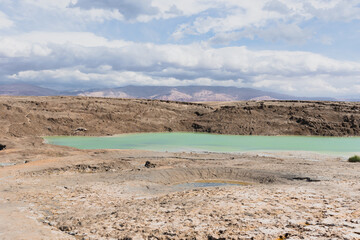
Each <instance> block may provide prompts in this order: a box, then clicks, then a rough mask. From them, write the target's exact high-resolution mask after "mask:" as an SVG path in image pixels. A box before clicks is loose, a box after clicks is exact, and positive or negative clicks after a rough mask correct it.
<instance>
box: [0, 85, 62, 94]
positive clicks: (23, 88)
mask: <svg viewBox="0 0 360 240" xmlns="http://www.w3.org/2000/svg"><path fill="white" fill-rule="evenodd" d="M0 95H9V96H56V95H61V94H59V92H57V91H55V90H52V89H49V88H42V87H37V86H34V85H30V84H7V85H0Z"/></svg>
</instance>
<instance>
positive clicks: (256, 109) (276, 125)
mask: <svg viewBox="0 0 360 240" xmlns="http://www.w3.org/2000/svg"><path fill="white" fill-rule="evenodd" d="M359 119H360V103H349V102H302V101H249V102H230V103H229V102H213V103H211V102H210V103H184V102H171V101H160V100H138V99H109V98H89V97H6V96H3V97H0V134H1V136H7V137H17V138H19V137H30V136H31V137H33V136H47V135H113V134H119V133H131V132H163V131H187V132H193V131H195V132H208V133H218V134H235V135H236V134H241V135H249V134H253V135H320V136H359V135H360V120H359ZM81 128H83V129H81ZM83 130H86V131H83Z"/></svg>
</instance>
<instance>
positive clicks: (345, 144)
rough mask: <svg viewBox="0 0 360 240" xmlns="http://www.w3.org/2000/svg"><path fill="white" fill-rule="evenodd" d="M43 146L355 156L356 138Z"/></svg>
mask: <svg viewBox="0 0 360 240" xmlns="http://www.w3.org/2000/svg"><path fill="white" fill-rule="evenodd" d="M45 140H46V142H47V143H50V144H55V145H63V146H70V147H75V148H79V149H142V150H153V151H173V152H179V151H209V152H246V151H312V152H319V153H356V152H357V153H359V152H360V137H305V136H238V135H216V134H203V133H141V134H123V135H117V136H111V137H45Z"/></svg>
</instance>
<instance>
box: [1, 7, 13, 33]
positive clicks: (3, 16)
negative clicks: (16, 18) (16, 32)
mask: <svg viewBox="0 0 360 240" xmlns="http://www.w3.org/2000/svg"><path fill="white" fill-rule="evenodd" d="M12 26H14V22H13V21H11V20H10V19H9V17H8V16H7V15H6V14H5V13H3V12H1V11H0V29H6V28H10V27H12Z"/></svg>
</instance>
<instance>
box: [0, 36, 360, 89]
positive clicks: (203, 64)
mask: <svg viewBox="0 0 360 240" xmlns="http://www.w3.org/2000/svg"><path fill="white" fill-rule="evenodd" d="M57 34H60V33H56V34H48V35H47V36H48V37H47V38H46V39H43V38H42V37H41V36H43V35H42V33H39V32H35V33H34V35H32V34H25V35H19V36H13V37H12V38H8V39H7V41H8V42H17V45H15V46H12V48H11V49H12V51H10V52H6V51H9V50H8V49H7V48H0V53H1V54H2V56H3V62H2V63H0V68H1V69H2V70H1V71H0V77H2V78H3V79H7V81H14V80H16V81H22V82H29V83H37V84H41V85H43V86H45V85H48V86H51V85H52V84H54V83H57V84H61V85H62V86H63V87H64V88H72V87H74V86H78V87H81V86H82V87H85V86H91V87H94V86H99V87H100V85H104V86H123V85H129V84H139V85H156V84H160V85H187V84H199V83H202V84H207V85H234V86H247V87H259V88H264V89H268V90H273V91H284V92H286V91H292V92H293V93H294V94H296V95H307V94H309V93H311V94H316V95H323V94H324V92H325V93H329V92H332V93H336V94H342V93H346V92H347V91H350V89H351V88H352V85H354V84H359V82H360V70H359V69H360V63H357V62H351V61H337V60H335V59H331V58H328V57H324V56H322V55H319V54H314V53H310V52H302V51H253V50H249V49H248V48H247V47H245V46H241V47H222V48H212V47H209V46H207V45H201V44H190V45H174V44H163V45H157V44H150V43H134V42H125V41H111V40H108V39H106V38H103V37H98V36H96V35H94V34H91V33H76V34H74V36H73V37H70V36H71V34H70V33H63V35H64V38H63V39H57V37H56V36H57ZM66 36H67V37H66ZM81 37H86V38H87V39H88V40H89V41H83V42H81V41H80V40H79V39H81ZM3 41H4V40H3ZM0 46H2V44H0ZM24 46H25V47H24ZM309 89H312V90H311V91H310V90H309Z"/></svg>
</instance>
